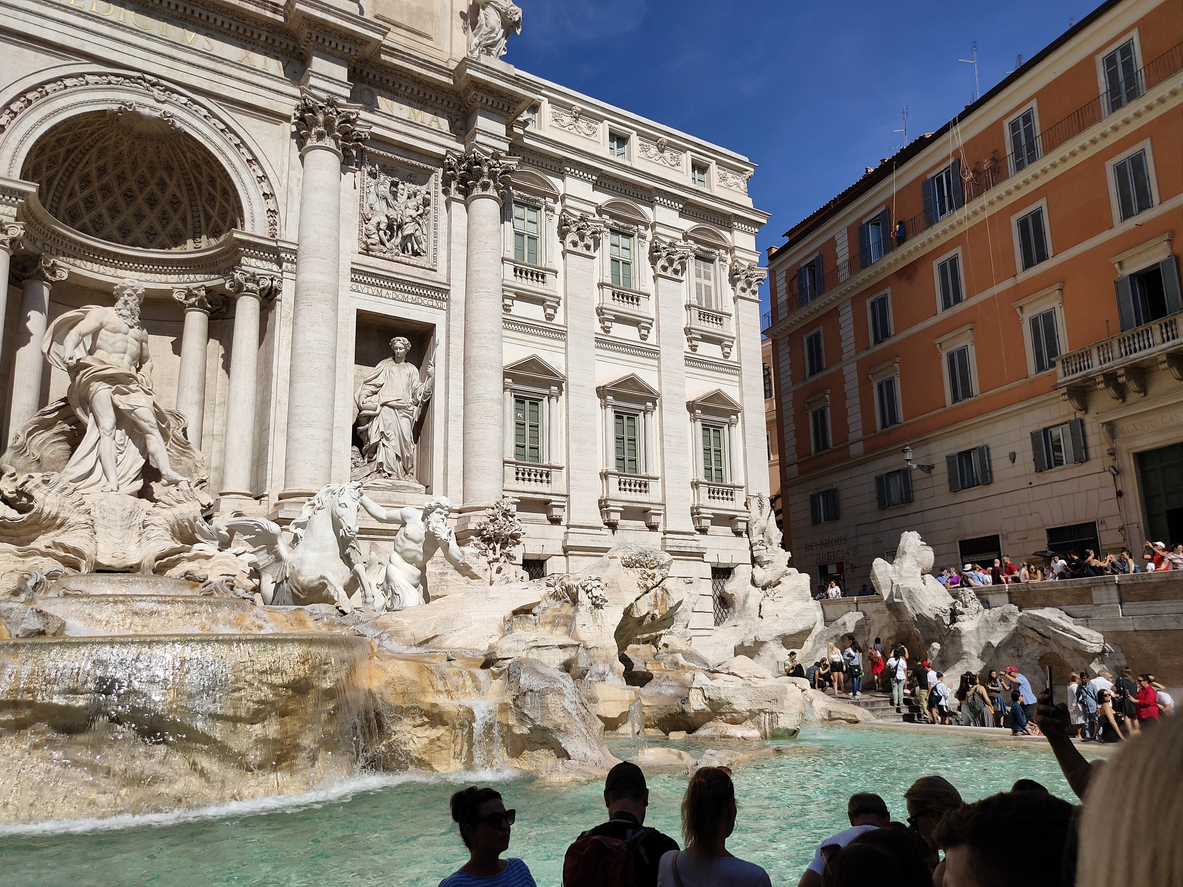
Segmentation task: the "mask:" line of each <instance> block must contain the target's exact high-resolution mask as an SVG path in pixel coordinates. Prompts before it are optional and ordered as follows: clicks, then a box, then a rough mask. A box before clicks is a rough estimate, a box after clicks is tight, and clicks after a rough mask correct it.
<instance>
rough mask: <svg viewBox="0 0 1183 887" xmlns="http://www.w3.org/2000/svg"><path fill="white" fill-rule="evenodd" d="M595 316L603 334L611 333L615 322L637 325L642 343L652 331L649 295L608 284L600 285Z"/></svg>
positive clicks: (651, 308)
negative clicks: (598, 301)
mask: <svg viewBox="0 0 1183 887" xmlns="http://www.w3.org/2000/svg"><path fill="white" fill-rule="evenodd" d="M596 316H597V317H598V318H599V320H600V329H602V330H603V331H604V332H605V333H610V332H612V326H613V324H615V323H616V322H617V321H627V322H630V323H634V324H636V325H637V331H638V333H639V334H640V337H641V340H642V341H644V340H646V339H648V338H649V333H650V331H651V330H652V329H653V307H652V304H651V301H650V298H649V294H648V293H643V292H641V291H639V290H631V289H625V288H624V287H619V286H612V284H610V283H601V284H600V303H599V304H598V305H597V306H596Z"/></svg>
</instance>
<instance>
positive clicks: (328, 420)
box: [227, 93, 369, 498]
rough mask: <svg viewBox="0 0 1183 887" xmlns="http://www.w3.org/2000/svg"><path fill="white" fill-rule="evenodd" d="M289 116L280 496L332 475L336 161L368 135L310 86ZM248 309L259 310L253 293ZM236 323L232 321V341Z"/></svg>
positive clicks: (354, 116)
mask: <svg viewBox="0 0 1183 887" xmlns="http://www.w3.org/2000/svg"><path fill="white" fill-rule="evenodd" d="M294 122H295V126H296V132H297V135H298V136H299V139H300V143H301V148H300V157H301V158H302V159H303V161H304V178H303V182H302V183H301V186H300V227H299V240H300V244H299V248H298V251H297V253H296V288H295V294H294V302H293V313H292V345H291V369H290V370H289V376H288V415H287V438H288V444H289V445H288V447H287V454H286V457H285V461H284V491H283V492H282V493H281V494H280V498H301V497H306V496H310V495H312V494H313V493H315V492H316V491H317V490H319V489H320V488H321V487H322V486H324V485H325V484H327V483H329V482H330V481H331V480H332V471H333V446H334V441H333V425H334V421H333V419H334V409H335V402H336V397H335V395H336V389H337V384H336V373H337V332H338V312H339V301H340V276H341V255H340V253H341V163H342V161H344V160H352V158H353V156H354V154H355V152H356V151H357V150H358V149H359V148H360V147H361V144H362V142H363V141H364V140H365V139H366V137H367V136H368V135H369V133H368V132H367V131H365V130H363V129H361V128H359V126H358V111H357V110H356V109H355V108H352V107H347V106H345V105H343V104H340V103H338V101H337V100H336V99H334V98H318V97H315V96H313V95H311V94H309V93H305V95H304V96H303V98H301V100H300V104H299V105H297V106H296V113H295V117H294ZM247 310H248V311H249V310H252V309H250V308H248V309H247ZM253 310H256V311H257V310H258V306H257V300H256V306H255V308H254V309H253ZM237 327H238V324H237V321H236V322H235V342H236V343H237V339H238V332H237ZM227 431H229V429H227ZM228 470H229V469H227V471H228ZM227 478H229V474H227Z"/></svg>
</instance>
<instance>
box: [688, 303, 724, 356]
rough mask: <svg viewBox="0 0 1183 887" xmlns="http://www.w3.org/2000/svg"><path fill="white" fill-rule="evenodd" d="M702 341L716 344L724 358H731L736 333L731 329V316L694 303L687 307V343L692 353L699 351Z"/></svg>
mask: <svg viewBox="0 0 1183 887" xmlns="http://www.w3.org/2000/svg"><path fill="white" fill-rule="evenodd" d="M702 340H706V341H708V342H716V343H718V345H719V346H720V348H721V349H722V352H723V356H724V357H730V356H731V348H732V346H733V345H734V344H735V333H734V332H732V329H731V315H730V314H729V313H728V312H726V311H720V310H717V309H715V308H704V307H703V306H702V305H696V304H694V303H693V302H691V303H689V304H687V305H686V342H687V344H689V346H690V350H691V351H697V350H698V343H699V342H700V341H702Z"/></svg>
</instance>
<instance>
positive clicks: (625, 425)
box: [614, 413, 641, 474]
mask: <svg viewBox="0 0 1183 887" xmlns="http://www.w3.org/2000/svg"><path fill="white" fill-rule="evenodd" d="M614 417H615V423H616V470H617V471H619V472H620V473H621V474H640V473H641V463H640V459H639V458H638V454H639V452H640V434H639V423H638V416H637V415H636V413H615V414H614Z"/></svg>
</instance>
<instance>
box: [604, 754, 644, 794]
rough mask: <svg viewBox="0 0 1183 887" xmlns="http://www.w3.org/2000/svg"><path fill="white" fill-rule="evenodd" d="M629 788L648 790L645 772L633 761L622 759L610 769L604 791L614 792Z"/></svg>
mask: <svg viewBox="0 0 1183 887" xmlns="http://www.w3.org/2000/svg"><path fill="white" fill-rule="evenodd" d="M629 789H632V790H640V791H646V790H647V786H646V785H645V774H644V773H642V772H641V768H640V767H638V766H637V765H636V764H634V763H632V762H631V761H621V762H620V763H619V764H617V765H616V766H615V767H613V768H612V769H611V770H609V771H608V778H607V779H606V780H604V791H606V792H614V791H618V790H629Z"/></svg>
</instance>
